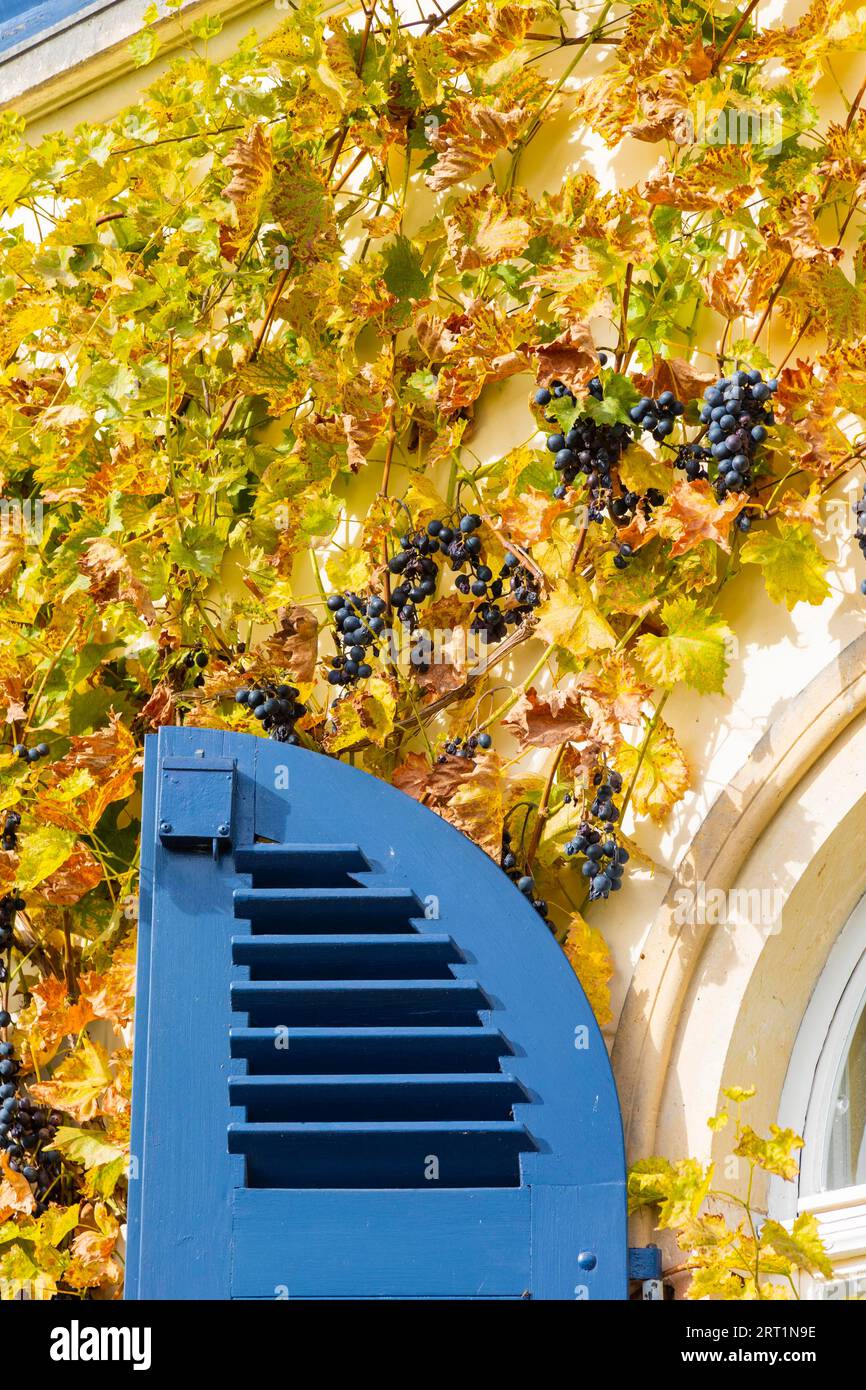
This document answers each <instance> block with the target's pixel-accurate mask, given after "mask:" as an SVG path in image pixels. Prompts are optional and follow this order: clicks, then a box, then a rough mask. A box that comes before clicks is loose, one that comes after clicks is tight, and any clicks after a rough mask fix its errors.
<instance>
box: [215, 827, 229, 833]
mask: <svg viewBox="0 0 866 1390" xmlns="http://www.w3.org/2000/svg"><path fill="white" fill-rule="evenodd" d="M229 829H230V827H229V826H227V825H218V826H217V834H218V835H228V833H229Z"/></svg>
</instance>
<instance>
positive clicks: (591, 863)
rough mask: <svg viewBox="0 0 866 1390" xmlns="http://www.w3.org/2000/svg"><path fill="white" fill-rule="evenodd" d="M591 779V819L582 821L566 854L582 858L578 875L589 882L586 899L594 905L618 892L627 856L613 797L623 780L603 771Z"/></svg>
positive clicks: (619, 789)
mask: <svg viewBox="0 0 866 1390" xmlns="http://www.w3.org/2000/svg"><path fill="white" fill-rule="evenodd" d="M592 780H593V786H594V787H595V793H594V797H593V801H592V805H591V807H590V817H591V819H587V820H584V821H581V823H580V825H579V826H578V828H577V834H576V835H575V837H574V839H573V840H569V842H568V844H567V845H566V846H565V852H566V854H567V855H569V856H571V855H575V854H582V855H583V856H584V862H583V864H582V866H581V873H582V874H583V876H584V878H588V879H589V899H590V902H595V901H597V899H599V898H609V897H610V895H611V893H617V892H619V890H620V888H621V887H622V876H623V867H624V865H625V864H627V863H628V859H629V854H628V850H627V849H624V848H623V847H622V846H621V845H620V844H619V843H618V841H617V837H616V822H617V821H618V820H619V810H618V809H617V806H616V803H615V801H614V797H615V796H618V795H619V793H620V792H621V791H622V777H621V776H620V774H619V773H618V772H614V771H608V770H607V769H606V768H602V769H599V770H598V771H596V772H595V773H594V774H593V779H592Z"/></svg>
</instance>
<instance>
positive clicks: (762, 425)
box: [701, 367, 779, 529]
mask: <svg viewBox="0 0 866 1390" xmlns="http://www.w3.org/2000/svg"><path fill="white" fill-rule="evenodd" d="M778 385H779V383H778V382H777V381H776V379H775V377H773V378H771V379H770V380H769V381H764V379H763V376H762V374H761V373H760V372H759V371H758V369H757V368H756V367H755V368H753V369H752V370H751V371H748V372H742V371H736V372H732V374H731V375H730V376H723V377H720V378H719V380H718V381H717V382H716V383H715V385H714V386H708V387H707V389H706V391H705V392H704V405H703V406H702V408H701V420H702V422H703V423H704V424H705V425H706V426H707V439H708V440H709V444H710V450H711V452H712V456H713V458H714V459H715V460H716V464H717V472H716V477H715V481H714V484H713V486H714V489H715V494H716V500H717V501H719V502H721V501H722V500H723V498H724V497H726V496H727V494H728V493H729V492H745V491H747V490H748V488H749V486H750V485H751V482H752V466H753V464H754V460H755V454H756V452H757V450H758V448H759V447H760V446H761V444H763V442H764V440H765V439H766V438H767V430H768V428H769V427H770V426H771V425H772V424H773V423H774V419H773V412H772V408H771V407H772V396H773V393H774V392H775V391H776V390H777V389H778ZM743 529H745V528H743Z"/></svg>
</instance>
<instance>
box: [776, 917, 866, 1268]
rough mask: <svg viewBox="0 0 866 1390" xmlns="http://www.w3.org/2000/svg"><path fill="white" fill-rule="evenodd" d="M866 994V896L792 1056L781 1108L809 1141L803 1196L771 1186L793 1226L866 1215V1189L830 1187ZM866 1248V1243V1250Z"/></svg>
mask: <svg viewBox="0 0 866 1390" xmlns="http://www.w3.org/2000/svg"><path fill="white" fill-rule="evenodd" d="M864 997H866V897H863V898H861V899H860V901H859V903H858V904H857V906H856V907H855V909H854V911H853V912H852V913H851V916H850V917H849V919H848V921H847V922H846V924H845V926H844V928H843V930H842V931H841V932H840V934H839V937H838V939H837V941H836V943H835V945H834V946H833V949H832V950H831V952H830V954H829V956H828V958H827V964H826V965H825V967H824V969H823V971H822V972H821V975H820V977H819V979H818V982H817V984H816V986H815V989H814V991H813V994H812V998H811V999H810V1001H809V1006H808V1008H807V1009H806V1012H805V1014H804V1015H803V1020H802V1023H801V1024H800V1028H799V1031H798V1033H797V1039H796V1042H795V1044H794V1048H793V1051H792V1053H791V1060H790V1063H789V1066H788V1073H787V1076H786V1079H785V1085H784V1087H783V1090H782V1096H781V1101H780V1105H779V1124H781V1125H782V1126H787V1127H790V1128H791V1129H795V1130H796V1131H797V1133H798V1134H802V1136H803V1139H804V1140H805V1144H804V1147H803V1149H802V1151H801V1159H800V1177H799V1182H798V1185H797V1191H796V1192H795V1191H794V1188H793V1185H792V1184H791V1183H786V1182H783V1181H782V1180H781V1179H780V1178H775V1179H773V1180H772V1181H771V1184H770V1191H769V1211H770V1214H771V1215H772V1216H773V1217H775V1219H776V1220H781V1221H784V1220H788V1221H790V1220H791V1219H792V1218H793V1217H794V1216H795V1215H796V1214H797V1212H799V1211H814V1212H815V1213H816V1214H818V1213H828V1214H829V1213H831V1212H836V1211H839V1210H842V1209H846V1210H847V1209H851V1210H852V1211H853V1210H855V1209H856V1208H857V1207H858V1205H862V1207H863V1211H864V1214H866V1186H859V1187H848V1188H843V1189H839V1190H837V1191H835V1192H827V1191H824V1190H822V1185H823V1172H824V1158H825V1147H826V1143H827V1122H828V1117H829V1113H830V1106H831V1105H832V1103H833V1099H834V1097H833V1090H834V1087H835V1085H836V1079H837V1076H838V1073H839V1066H840V1063H841V1061H842V1058H843V1056H844V1052H845V1049H846V1046H847V1043H848V1039H849V1037H850V1034H851V1029H852V1027H853V1026H854V1023H855V1022H856V1019H857V1017H858V1014H859V1011H860V1009H861V1007H862V1004H863V999H864ZM864 1251H866V1246H864Z"/></svg>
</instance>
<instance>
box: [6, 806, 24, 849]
mask: <svg viewBox="0 0 866 1390" xmlns="http://www.w3.org/2000/svg"><path fill="white" fill-rule="evenodd" d="M20 824H21V816H20V815H19V813H18V812H17V811H7V812H6V815H5V816H4V817H3V839H2V845H3V848H4V849H14V848H15V846H16V844H17V843H18V827H19V826H20Z"/></svg>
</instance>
